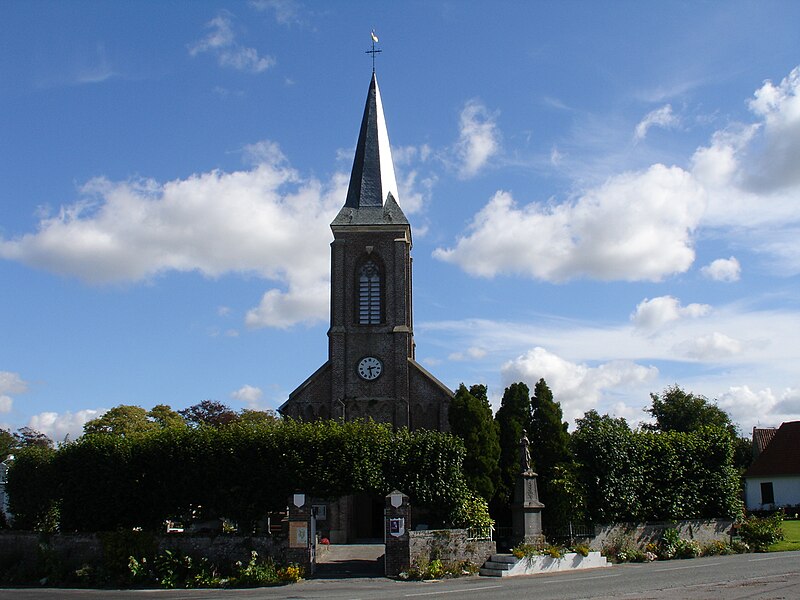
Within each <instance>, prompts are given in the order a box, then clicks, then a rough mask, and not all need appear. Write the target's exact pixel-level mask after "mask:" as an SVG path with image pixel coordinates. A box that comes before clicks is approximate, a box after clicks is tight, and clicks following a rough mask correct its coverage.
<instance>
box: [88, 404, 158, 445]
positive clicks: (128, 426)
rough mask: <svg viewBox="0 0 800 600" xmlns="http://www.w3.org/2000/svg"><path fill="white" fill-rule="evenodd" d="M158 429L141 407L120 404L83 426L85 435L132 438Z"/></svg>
mask: <svg viewBox="0 0 800 600" xmlns="http://www.w3.org/2000/svg"><path fill="white" fill-rule="evenodd" d="M156 429H158V424H157V423H155V422H153V421H151V420H150V419H148V418H147V411H146V410H145V409H143V408H142V407H141V406H133V405H130V404H120V405H119V406H115V407H114V408H112V409H110V410H108V411H106V412H105V413H104V414H102V415H101V416H99V417H97V418H96V419H92V420H91V421H87V422H86V423H84V425H83V433H84V434H85V435H96V434H101V433H106V434H111V435H119V436H122V437H130V436H132V435H140V434H142V433H146V432H148V431H154V430H156Z"/></svg>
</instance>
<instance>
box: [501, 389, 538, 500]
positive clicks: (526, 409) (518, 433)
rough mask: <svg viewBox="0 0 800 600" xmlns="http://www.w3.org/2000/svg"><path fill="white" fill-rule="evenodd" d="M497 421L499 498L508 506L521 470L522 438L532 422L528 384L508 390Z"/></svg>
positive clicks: (504, 394)
mask: <svg viewBox="0 0 800 600" xmlns="http://www.w3.org/2000/svg"><path fill="white" fill-rule="evenodd" d="M495 420H496V421H497V425H498V430H499V433H500V483H499V485H498V487H497V492H496V498H497V500H498V501H499V503H500V504H504V505H506V506H507V505H508V504H510V502H511V500H512V494H513V493H514V485H515V482H516V478H517V475H518V474H519V472H520V464H519V441H520V439H522V432H523V430H524V429H525V428H526V427H528V425H529V424H530V421H531V399H530V392H529V390H528V386H527V385H525V384H524V383H522V382H520V383H512V384H511V385H510V386H508V387H507V388H506V389H505V392H503V399H502V400H501V402H500V408H499V409H498V410H497V415H495Z"/></svg>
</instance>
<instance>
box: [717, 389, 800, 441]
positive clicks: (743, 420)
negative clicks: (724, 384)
mask: <svg viewBox="0 0 800 600" xmlns="http://www.w3.org/2000/svg"><path fill="white" fill-rule="evenodd" d="M717 406H719V407H720V408H721V409H722V410H724V411H725V412H727V413H728V414H730V415H731V418H732V419H733V421H734V422H735V423H738V424H739V425H740V428H741V432H742V434H743V435H746V436H747V435H749V433H750V430H751V429H752V428H753V427H754V426H758V427H778V426H779V425H780V424H781V423H782V422H784V421H796V420H797V419H798V415H800V388H786V389H784V390H783V392H780V393H777V394H776V393H775V392H773V391H772V389H771V388H768V387H767V388H763V389H760V390H759V389H752V388H751V387H750V386H747V385H740V386H731V387H730V388H728V389H727V390H726V391H725V392H724V393H723V394H722V395H720V396H719V398H717Z"/></svg>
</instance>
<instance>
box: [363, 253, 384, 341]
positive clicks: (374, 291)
mask: <svg viewBox="0 0 800 600" xmlns="http://www.w3.org/2000/svg"><path fill="white" fill-rule="evenodd" d="M381 308H382V307H381V272H380V269H378V265H376V264H375V263H374V262H373V261H371V260H368V261H367V262H365V263H364V264H363V265H361V269H359V271H358V324H359V325H377V324H378V323H380V322H381Z"/></svg>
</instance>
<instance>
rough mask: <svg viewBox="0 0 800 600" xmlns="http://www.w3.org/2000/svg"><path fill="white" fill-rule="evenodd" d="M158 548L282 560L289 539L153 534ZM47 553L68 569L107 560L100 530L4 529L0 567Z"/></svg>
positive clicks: (225, 558)
mask: <svg viewBox="0 0 800 600" xmlns="http://www.w3.org/2000/svg"><path fill="white" fill-rule="evenodd" d="M153 540H154V541H155V542H156V543H157V545H158V546H157V547H158V552H159V553H161V552H163V551H164V550H173V551H175V550H177V551H180V552H182V553H183V554H188V555H190V556H196V557H200V556H205V557H208V559H209V560H211V562H214V563H216V564H219V565H223V564H224V565H227V564H233V563H235V562H236V561H238V560H241V561H242V562H247V561H248V560H250V552H251V551H252V550H255V551H256V552H258V554H259V556H261V557H267V556H272V557H273V558H275V560H276V561H282V559H283V558H284V557H285V553H286V540H285V539H282V538H281V539H276V538H274V537H266V536H258V537H246V536H233V535H218V536H192V535H180V534H175V535H164V536H157V537H155V538H153ZM43 552H44V553H47V554H49V555H54V556H55V557H57V558H58V559H59V561H60V562H61V563H62V564H63V565H64V566H65V567H66V568H68V569H78V568H80V567H82V566H83V565H86V564H90V565H98V564H102V563H103V560H104V558H105V557H104V544H103V541H102V538H101V536H100V535H98V534H90V533H86V534H53V535H46V534H40V533H34V532H21V531H2V532H0V568H3V567H6V566H8V565H13V564H18V563H25V564H29V565H35V564H37V562H38V561H40V560H41V559H42V555H43Z"/></svg>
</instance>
